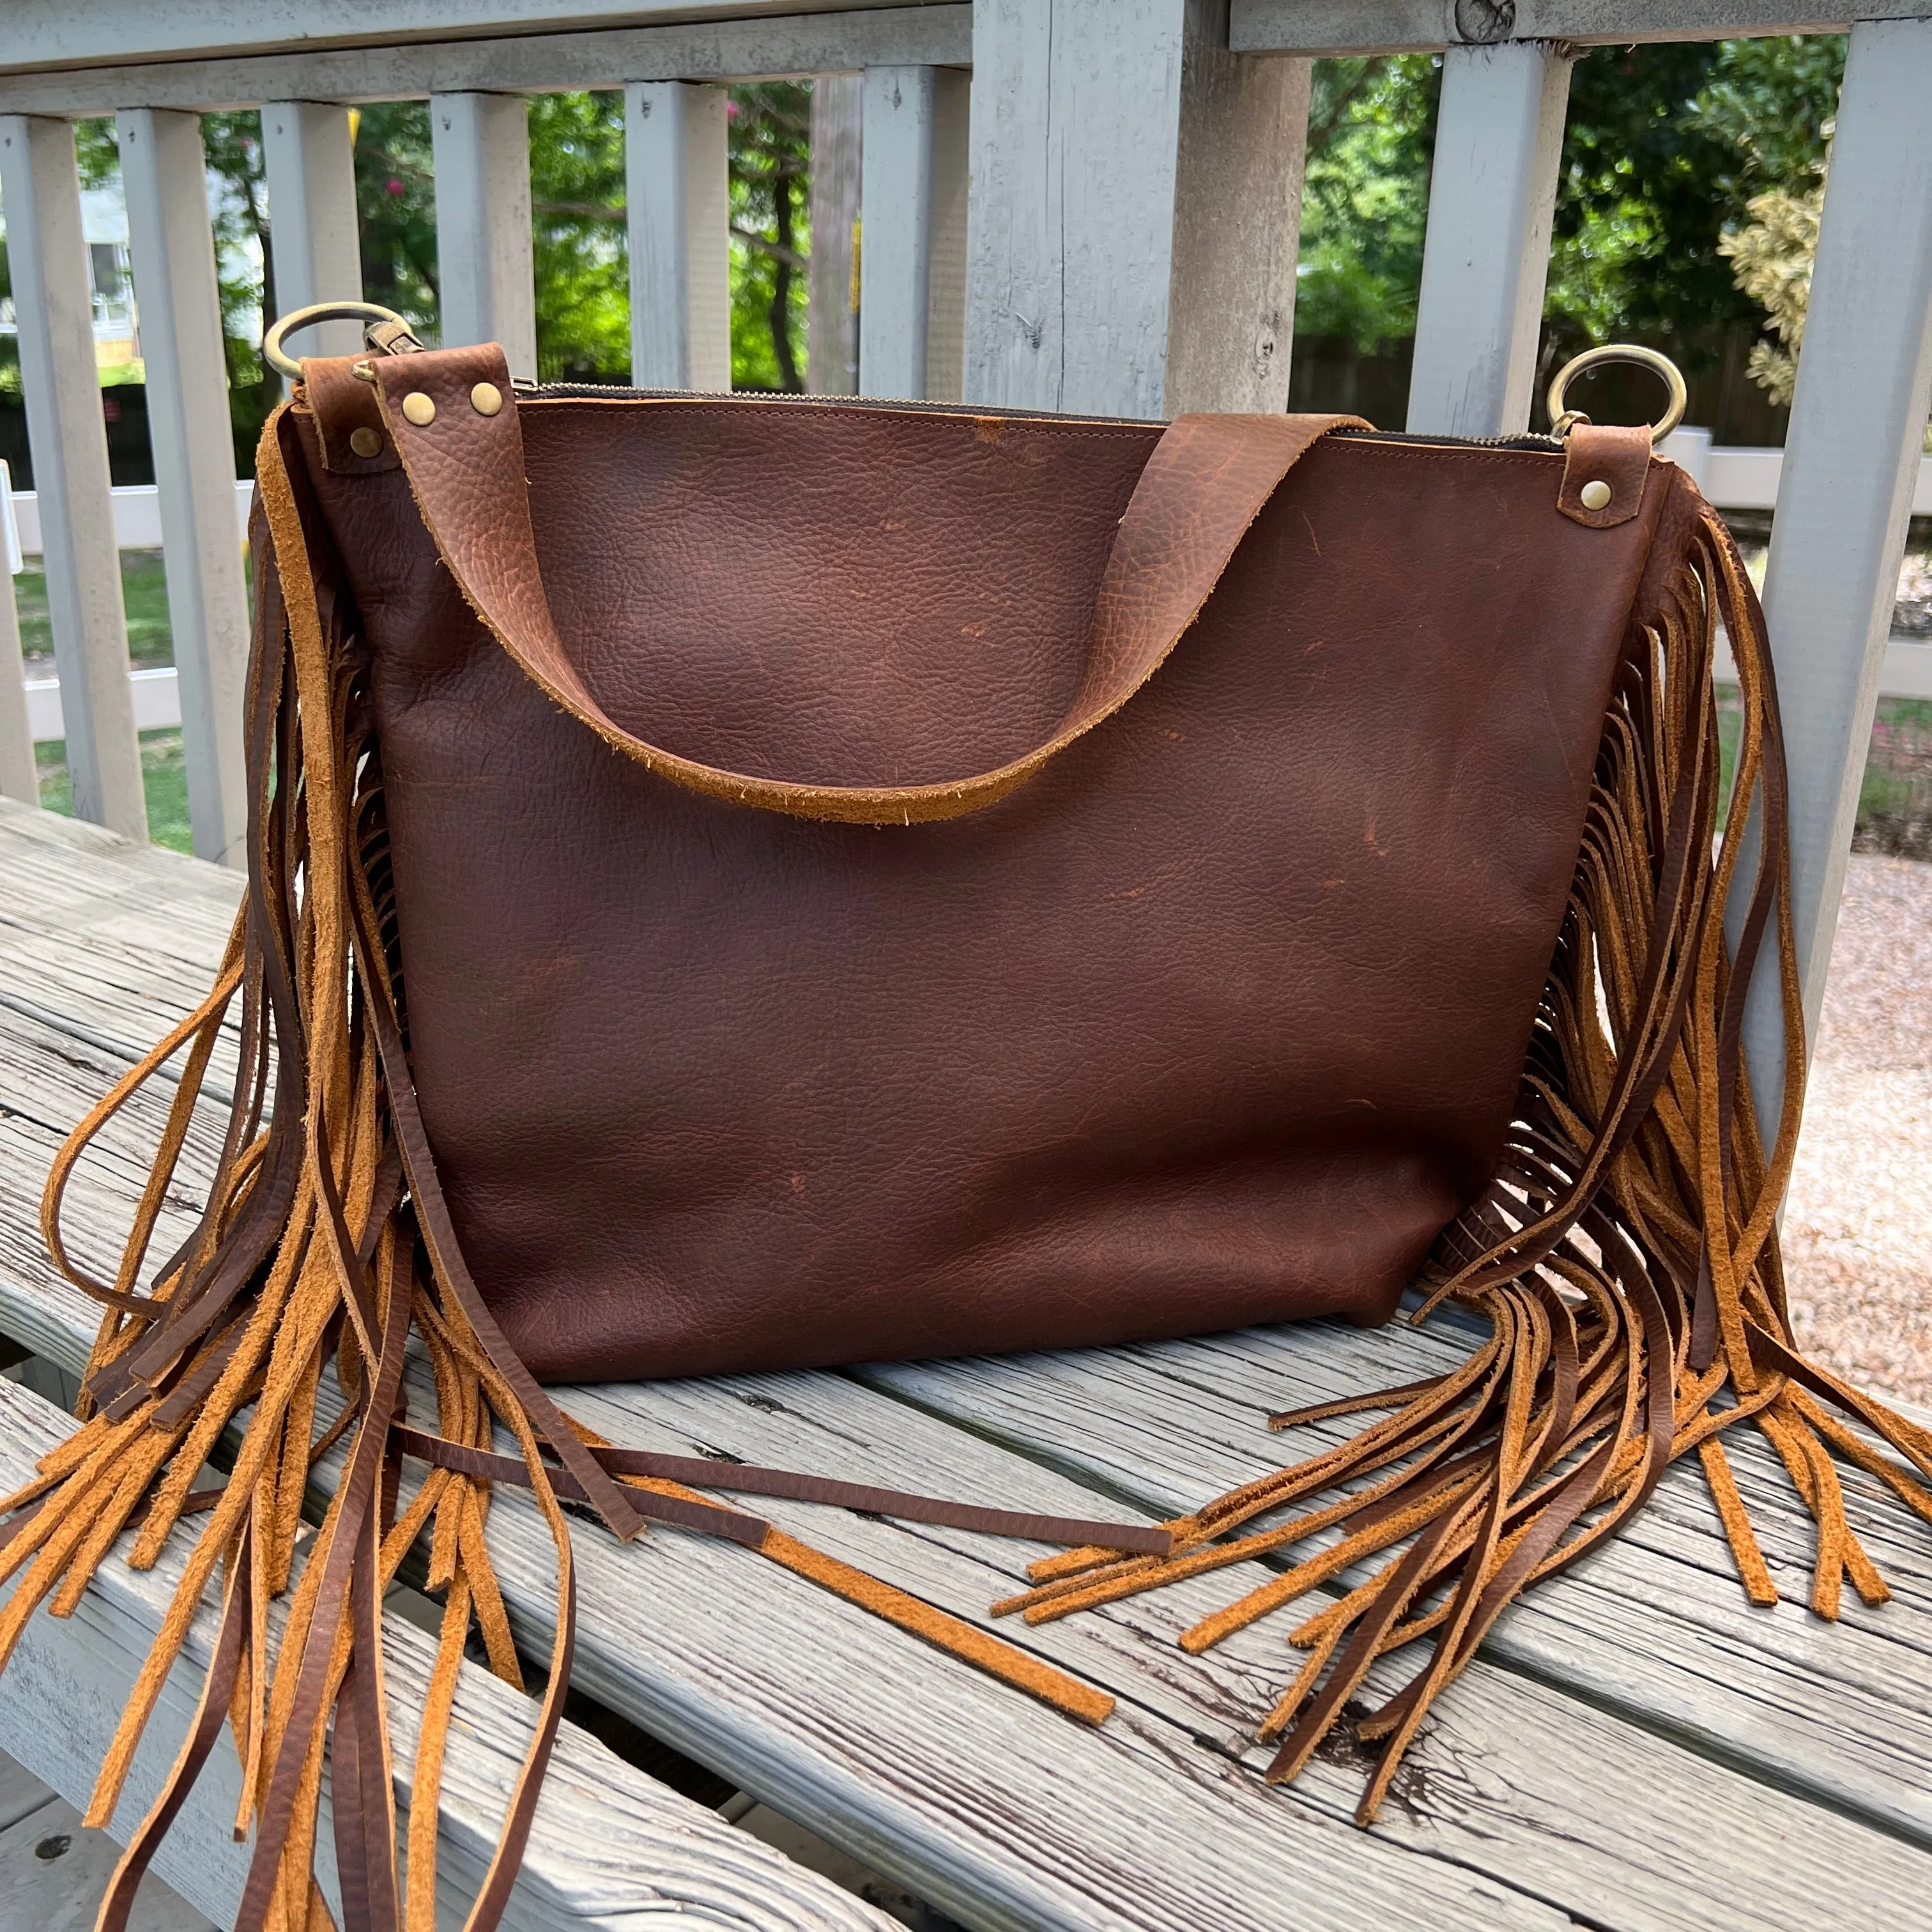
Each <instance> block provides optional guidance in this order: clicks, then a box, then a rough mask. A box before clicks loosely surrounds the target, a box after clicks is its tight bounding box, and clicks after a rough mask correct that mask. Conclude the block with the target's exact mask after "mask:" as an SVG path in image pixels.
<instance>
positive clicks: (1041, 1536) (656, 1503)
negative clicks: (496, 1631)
mask: <svg viewBox="0 0 1932 1932" xmlns="http://www.w3.org/2000/svg"><path fill="white" fill-rule="evenodd" d="M392 1433H393V1438H394V1440H395V1443H396V1445H397V1446H398V1448H401V1451H403V1453H404V1454H405V1455H406V1456H416V1457H420V1458H421V1459H422V1460H423V1461H424V1462H425V1463H430V1464H431V1465H432V1466H434V1467H435V1468H437V1469H455V1470H456V1471H458V1472H460V1474H462V1475H466V1476H483V1477H487V1478H488V1479H489V1480H490V1481H492V1482H502V1483H519V1484H523V1485H524V1486H525V1487H528V1485H529V1471H528V1470H527V1469H526V1468H525V1467H524V1466H523V1463H522V1461H521V1460H520V1459H519V1458H517V1457H513V1456H493V1455H491V1454H489V1453H488V1452H487V1451H484V1450H481V1449H471V1448H466V1447H465V1446H464V1445H463V1444H461V1443H460V1442H450V1441H449V1439H447V1438H446V1437H444V1436H432V1435H431V1434H430V1433H428V1431H427V1430H421V1429H411V1428H408V1427H401V1426H399V1427H397V1428H396V1429H395V1430H394V1431H393V1432H392ZM589 1453H590V1454H591V1455H592V1456H593V1457H595V1458H596V1460H597V1461H598V1463H601V1465H602V1466H604V1469H607V1470H608V1471H609V1472H610V1474H611V1475H613V1476H648V1477H651V1478H655V1480H657V1481H660V1482H671V1483H688V1484H691V1485H692V1486H693V1487H696V1488H699V1489H706V1490H734V1491H736V1493H738V1494H739V1495H741V1496H787V1497H789V1498H790V1499H793V1501H795V1502H804V1503H826V1504H829V1505H832V1506H833V1507H835V1508H839V1509H850V1510H866V1511H870V1512H871V1514H873V1515H874V1516H890V1517H898V1519H899V1520H901V1522H904V1523H944V1524H945V1525H947V1526H948V1527H949V1528H950V1529H972V1530H977V1531H979V1532H981V1533H982V1534H983V1535H987V1536H1011V1537H1018V1538H1022V1539H1023V1540H1024V1541H1027V1542H1030V1543H1061V1544H1067V1545H1069V1546H1070V1547H1077V1546H1079V1545H1082V1544H1091V1545H1093V1546H1094V1547H1096V1548H1098V1549H1103V1550H1137V1551H1140V1552H1142V1553H1144V1554H1145V1555H1148V1556H1166V1555H1167V1554H1168V1553H1169V1551H1170V1550H1172V1548H1173V1547H1174V1533H1173V1532H1172V1530H1169V1529H1162V1528H1160V1527H1158V1526H1150V1525H1145V1524H1133V1523H1090V1522H1088V1521H1087V1520H1085V1519H1084V1518H1081V1517H1064V1516H1034V1515H1029V1514H1025V1512H1023V1511H1019V1510H1000V1509H983V1508H980V1506H979V1505H977V1504H976V1503H956V1502H946V1501H944V1500H943V1499H941V1498H938V1497H936V1496H911V1495H908V1494H907V1493H906V1492H904V1490H880V1489H874V1488H873V1487H871V1485H870V1484H865V1483H839V1482H834V1481H832V1480H831V1479H830V1478H827V1477H824V1476H809V1475H802V1474H800V1473H799V1472H796V1471H794V1470H790V1469H760V1468H758V1467H757V1466H755V1465H754V1464H752V1463H726V1462H719V1461H715V1460H712V1458H710V1457H703V1456H664V1455H660V1454H658V1453H657V1452H656V1451H654V1450H649V1449H616V1448H603V1447H601V1445H591V1446H590V1448H589ZM550 1486H551V1487H552V1488H553V1489H554V1490H556V1493H557V1494H558V1495H559V1496H575V1495H577V1486H576V1484H575V1483H574V1481H573V1480H572V1479H571V1477H570V1475H568V1472H566V1471H565V1470H562V1469H552V1470H551V1471H550ZM634 1500H635V1501H636V1502H637V1508H639V1509H640V1510H641V1511H643V1513H644V1514H645V1515H646V1516H650V1517H661V1519H662V1520H664V1521H665V1522H667V1523H682V1524H684V1525H685V1526H687V1527H688V1528H690V1529H700V1530H703V1531H704V1532H706V1533H707V1534H709V1535H714V1536H727V1537H729V1538H731V1540H732V1541H734V1542H737V1543H748V1544H753V1545H754V1546H755V1545H756V1544H757V1543H758V1542H760V1541H761V1540H762V1539H763V1535H764V1532H765V1531H766V1528H767V1527H768V1526H767V1525H766V1524H765V1523H762V1522H760V1520H759V1519H758V1518H757V1517H752V1516H745V1515H742V1514H739V1512H738V1511H735V1510H709V1511H700V1510H699V1509H697V1508H696V1506H695V1505H692V1504H690V1503H686V1502H680V1501H679V1500H678V1499H676V1497H673V1496H652V1495H649V1494H645V1495H643V1496H639V1497H637V1498H635V1499H634ZM718 1517H722V1518H723V1519H724V1526H720V1525H719V1524H718V1523H717V1522H716V1521H715V1519H716V1518H718Z"/></svg>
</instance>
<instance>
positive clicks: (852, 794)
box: [374, 343, 1369, 825]
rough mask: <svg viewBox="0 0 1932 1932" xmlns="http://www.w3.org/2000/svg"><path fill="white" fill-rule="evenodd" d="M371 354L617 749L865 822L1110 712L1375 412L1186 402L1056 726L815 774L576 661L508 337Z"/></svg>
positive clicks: (491, 593)
mask: <svg viewBox="0 0 1932 1932" xmlns="http://www.w3.org/2000/svg"><path fill="white" fill-rule="evenodd" d="M374 372H375V375H376V383H377V396H378V398H379V400H380V403H381V406H382V411H383V422H384V423H385V425H386V427H387V428H388V430H389V434H390V436H391V437H392V439H393V440H394V442H395V448H396V450H397V452H398V455H400V456H401V458H402V461H403V467H404V470H405V472H407V475H408V477H409V480H410V488H411V490H413V492H414V493H415V496H416V505H417V508H419V510H420V511H421V512H422V519H423V521H424V523H425V525H426V526H428V530H429V532H430V535H431V537H432V538H434V540H435V543H436V546H437V550H439V551H440V553H441V554H442V557H443V562H444V563H445V564H446V565H448V567H449V571H450V574H451V575H452V576H453V577H455V580H456V582H457V583H458V586H459V587H460V589H461V590H462V592H463V595H464V596H465V597H466V598H467V599H468V600H469V604H470V607H472V609H473V610H475V613H476V614H477V616H478V617H479V618H480V619H481V620H482V622H483V623H484V625H485V626H486V628H488V629H489V630H490V632H491V633H492V634H493V635H494V636H495V637H496V640H497V641H498V643H500V644H501V645H502V646H503V648H504V649H505V650H506V651H507V652H508V653H509V654H510V655H511V657H512V658H514V659H515V661H516V662H517V664H519V665H520V667H522V668H523V670H524V672H525V673H526V674H527V675H528V676H529V677H530V678H531V679H532V680H533V681H534V682H535V683H536V684H537V685H538V686H540V687H541V688H542V689H543V690H544V691H545V692H547V694H549V696H550V697H551V698H552V699H553V700H555V701H556V703H558V704H559V705H561V706H562V707H563V708H564V709H565V710H566V711H568V712H571V714H572V715H574V716H575V717H577V718H579V719H580V720H581V721H583V723H584V724H587V725H589V727H590V728H591V729H592V730H593V731H595V732H596V733H597V734H598V736H600V737H601V738H602V739H604V740H605V741H606V742H607V743H609V744H610V745H612V746H613V747H614V748H616V749H617V750H618V751H622V752H623V753H625V754H626V755H627V756H628V757H632V758H634V759H636V760H637V761H638V763H640V764H642V765H644V766H647V767H648V768H649V769H650V770H652V771H654V772H658V773H659V774H660V775H662V776H663V777H665V778H670V779H671V780H672V781H674V782H675V783H676V784H682V785H684V786H686V787H688V788H689V789H690V790H693V791H697V792H703V793H706V794H708V795H709V796H712V797H713V798H719V799H726V800H728V801H730V802H732V803H734V804H740V805H759V806H762V807H763V808H765V809H766V810H767V811H781V812H787V813H790V814H792V815H793V816H794V817H800V818H819V819H836V820H844V821H845V822H847V823H854V824H862V825H883V824H907V825H911V824H917V823H924V822H926V821H928V820H933V819H941V818H958V817H963V816H964V815H965V814H967V813H968V812H970V811H977V810H979V809H980V808H981V807H982V806H984V805H991V804H992V803H993V802H994V801H995V799H1001V798H1004V796H1006V795H1007V793H1008V792H1010V791H1011V790H1013V788H1014V787H1016V785H1019V784H1024V783H1025V781H1026V780H1027V779H1028V778H1031V776H1032V775H1034V772H1037V771H1038V770H1039V769H1040V767H1041V766H1043V765H1044V764H1045V763H1046V762H1047V760H1049V758H1051V757H1054V756H1055V754H1057V753H1058V752H1060V751H1064V750H1065V749H1066V748H1067V746H1068V745H1070V744H1072V743H1073V741H1074V740H1075V739H1076V738H1079V737H1080V736H1083V735H1084V734H1085V733H1087V732H1088V731H1091V730H1092V729H1093V728H1094V726H1095V725H1097V724H1099V723H1100V721H1102V720H1103V718H1108V717H1110V716H1112V714H1113V713H1114V712H1116V711H1118V709H1120V708H1121V706H1122V705H1124V704H1125V703H1127V700H1129V699H1130V697H1133V695H1134V694H1135V693H1136V691H1139V689H1140V688H1141V687H1142V685H1144V684H1145V683H1146V682H1147V681H1148V679H1149V678H1150V677H1151V676H1153V675H1154V672H1155V671H1156V670H1157V669H1159V667H1160V664H1161V663H1162V661H1163V659H1165V658H1166V656H1167V655H1168V653H1169V652H1170V651H1171V650H1172V649H1173V648H1174V646H1175V643H1177V642H1178V640H1179V639H1180V637H1181V633H1182V632H1183V631H1185V630H1186V629H1187V627H1188V625H1190V624H1191V623H1192V622H1193V621H1194V619H1195V618H1196V616H1198V615H1199V612H1200V610H1201V607H1202V605H1203V604H1205V603H1206V602H1207V601H1208V595H1209V594H1210V593H1211V592H1212V591H1213V589H1214V586H1215V585H1216V583H1218V582H1219V581H1220V577H1221V573H1222V572H1223V571H1224V570H1225V569H1226V568H1227V565H1228V562H1229V559H1230V558H1232V556H1233V555H1234V553H1235V550H1236V548H1237V547H1238V546H1239V544H1240V543H1241V538H1242V537H1243V535H1244V534H1245V533H1246V532H1247V528H1248V526H1249V525H1250V524H1251V523H1253V521H1254V520H1255V518H1256V517H1257V516H1258V515H1259V514H1260V513H1261V510H1262V506H1263V505H1265V503H1266V502H1268V499H1269V497H1270V496H1272V495H1273V494H1274V490H1275V488H1276V486H1277V484H1280V481H1281V480H1282V478H1283V477H1284V476H1286V475H1287V474H1288V472H1289V470H1290V469H1292V468H1293V467H1294V466H1295V463H1296V462H1297V461H1298V460H1299V459H1300V458H1301V456H1302V455H1304V453H1305V452H1307V450H1308V449H1310V446H1312V445H1313V443H1315V442H1316V440H1318V439H1319V437H1322V435H1324V434H1326V432H1328V431H1329V430H1331V429H1334V428H1338V427H1340V425H1343V424H1349V425H1355V426H1357V427H1359V428H1367V427H1368V426H1369V425H1367V424H1366V423H1364V422H1362V421H1361V418H1359V417H1357V416H1181V417H1178V418H1177V419H1175V421H1174V422H1172V423H1171V424H1170V425H1169V427H1168V429H1167V431H1166V434H1164V435H1163V437H1162V438H1161V440H1160V443H1158V444H1157V446H1155V449H1154V454H1153V455H1152V456H1151V457H1150V458H1149V459H1148V465H1147V467H1146V469H1145V470H1144V471H1143V472H1142V475H1141V479H1140V481H1139V484H1137V485H1136V487H1135V490H1134V493H1133V498H1132V499H1131V500H1130V502H1129V503H1128V505H1127V514H1125V515H1124V517H1122V518H1121V526H1120V529H1119V532H1118V535H1116V536H1115V539H1114V546H1113V549H1112V553H1110V554H1109V557H1108V559H1107V567H1106V572H1105V574H1104V575H1103V577H1102V580H1101V583H1100V594H1099V596H1098V598H1097V600H1096V601H1095V604H1094V621H1093V628H1092V629H1091V632H1090V634H1089V635H1088V649H1087V661H1086V669H1085V673H1084V675H1083V676H1082V679H1081V682H1080V688H1079V691H1077V692H1076V694H1075V697H1074V700H1073V704H1072V706H1071V707H1070V709H1069V710H1068V711H1067V715H1066V716H1065V717H1064V718H1062V719H1061V722H1060V724H1059V726H1058V729H1056V730H1055V732H1054V733H1053V735H1052V737H1050V738H1049V739H1047V741H1046V742H1045V743H1044V744H1043V745H1036V746H1035V747H1034V749H1033V750H1031V751H1028V752H1027V753H1026V754H1025V755H1024V756H1023V757H1018V758H1016V759H1014V760H1012V761H1011V763H1007V764H1004V765H1002V766H999V767H998V769H996V770H993V771H989V772H978V773H977V774H975V775H972V776H971V777H967V778H953V779H948V780H946V781H944V782H942V783H939V784H911V785H820V784H797V783H794V782H792V781H788V780H786V779H782V778H761V777H757V776H754V775H752V774H751V773H749V772H730V771H725V770H722V769H720V768H719V767H718V766H715V765H706V764H702V763H698V762H697V760H694V759H691V758H685V757H679V755H678V754H676V752H673V751H665V750H664V749H663V748H661V747H660V746H658V745H652V744H649V743H647V742H646V741H645V740H644V739H642V738H640V737H637V736H634V734H633V733H631V732H628V731H627V730H625V729H624V728H623V727H622V726H621V725H619V724H616V722H615V721H613V719H612V718H610V717H609V716H608V715H607V713H606V712H604V709H603V707H602V706H601V705H600V704H599V703H598V701H597V699H596V697H595V694H594V693H592V691H591V690H590V688H589V686H588V685H586V683H585V682H584V680H583V677H582V676H581V675H580V673H579V672H578V670H577V667H576V666H575V665H574V664H573V663H572V662H571V659H570V657H569V655H568V652H567V651H566V650H565V647H564V644H563V642H562V639H561V638H560V637H559V635H558V634H557V629H556V622H555V620H554V619H553V617H552V616H551V614H550V606H549V603H548V601H547V598H546V597H545V595H544V586H543V577H542V573H541V570H540V569H539V568H538V562H537V547H536V536H535V530H534V529H533V528H532V524H531V521H530V504H529V485H528V484H527V482H526V479H525V476H524V473H523V432H522V428H521V426H520V424H519V422H518V420H517V406H516V404H515V401H514V395H513V392H512V390H511V386H510V377H509V371H508V368H507V367H506V365H505V362H504V359H503V352H502V350H501V349H499V347H496V344H493V343H486V344H478V346H476V347H471V348H460V349H443V350H431V351H427V352H425V353H422V354H420V355H411V356H394V357H379V358H377V359H376V360H375V362H374ZM482 383H487V384H490V385H491V386H493V388H494V389H495V390H496V392H497V393H498V394H499V395H500V396H501V397H502V399H503V400H502V405H501V407H500V408H499V409H498V410H496V413H493V414H492V415H488V416H486V415H484V414H483V413H481V411H480V410H478V409H477V408H475V407H474V405H473V404H472V401H471V398H472V392H474V391H475V389H476V386H478V384H482ZM412 397H424V398H427V399H428V401H429V403H431V404H433V405H434V408H433V409H425V407H423V405H422V403H421V402H419V401H418V402H412V403H411V404H410V407H409V408H405V407H404V404H405V400H406V399H407V398H412ZM412 410H413V415H412V413H411V412H412ZM416 417H422V418H424V419H425V420H423V421H422V422H418V421H416Z"/></svg>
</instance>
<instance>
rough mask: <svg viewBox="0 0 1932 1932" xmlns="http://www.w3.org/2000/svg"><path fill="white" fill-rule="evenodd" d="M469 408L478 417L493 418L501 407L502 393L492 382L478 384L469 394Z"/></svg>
mask: <svg viewBox="0 0 1932 1932" xmlns="http://www.w3.org/2000/svg"><path fill="white" fill-rule="evenodd" d="M469 407H471V408H472V410H475V412H476V413H477V414H478V416H494V415H495V414H496V412H497V411H498V410H500V409H501V408H502V407H503V392H502V390H501V389H498V388H497V386H496V384H495V383H478V384H477V385H476V386H475V389H472V390H471V391H470V392H469Z"/></svg>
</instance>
